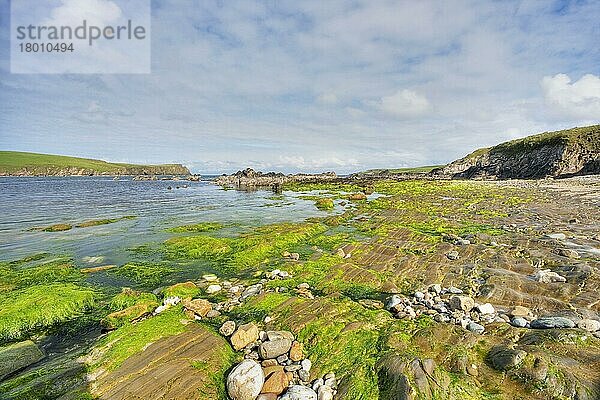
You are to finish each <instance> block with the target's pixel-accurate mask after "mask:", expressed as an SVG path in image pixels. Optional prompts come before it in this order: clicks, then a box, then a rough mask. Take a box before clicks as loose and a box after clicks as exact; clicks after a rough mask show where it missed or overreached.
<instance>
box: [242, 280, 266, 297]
mask: <svg viewBox="0 0 600 400" xmlns="http://www.w3.org/2000/svg"><path fill="white" fill-rule="evenodd" d="M262 288H263V285H262V284H261V283H257V284H256V285H251V286H248V287H247V288H246V290H244V292H243V293H242V296H241V298H242V299H246V298H248V297H250V296H256V295H257V294H259V293H260V291H261V290H262Z"/></svg>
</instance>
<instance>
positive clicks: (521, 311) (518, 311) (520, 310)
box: [510, 306, 531, 317]
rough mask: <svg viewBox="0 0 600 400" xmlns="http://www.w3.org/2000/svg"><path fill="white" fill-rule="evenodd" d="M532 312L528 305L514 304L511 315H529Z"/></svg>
mask: <svg viewBox="0 0 600 400" xmlns="http://www.w3.org/2000/svg"><path fill="white" fill-rule="evenodd" d="M530 314H531V310H530V309H529V308H527V307H523V306H514V307H513V309H512V310H511V311H510V315H512V316H513V317H527V316H528V315H530Z"/></svg>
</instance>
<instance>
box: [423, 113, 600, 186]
mask: <svg viewBox="0 0 600 400" xmlns="http://www.w3.org/2000/svg"><path fill="white" fill-rule="evenodd" d="M599 173H600V125H594V126H588V127H583V128H573V129H568V130H563V131H557V132H545V133H540V134H538V135H533V136H529V137H526V138H523V139H517V140H513V141H510V142H506V143H502V144H499V145H497V146H494V147H490V148H483V149H479V150H476V151H474V152H473V153H471V154H469V155H468V156H466V157H464V158H461V159H460V160H456V161H454V162H452V163H450V164H448V165H446V166H444V167H441V168H437V169H435V170H433V171H432V172H431V174H432V175H433V176H438V177H452V178H466V179H473V178H480V179H517V178H519V179H539V178H545V177H566V176H575V175H591V174H599Z"/></svg>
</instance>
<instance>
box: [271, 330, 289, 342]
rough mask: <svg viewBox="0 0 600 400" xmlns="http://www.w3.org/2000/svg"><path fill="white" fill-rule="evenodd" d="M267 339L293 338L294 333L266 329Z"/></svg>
mask: <svg viewBox="0 0 600 400" xmlns="http://www.w3.org/2000/svg"><path fill="white" fill-rule="evenodd" d="M266 334H267V339H268V340H277V339H289V340H292V341H293V340H294V334H293V333H292V332H288V331H267V332H266Z"/></svg>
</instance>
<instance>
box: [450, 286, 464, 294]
mask: <svg viewBox="0 0 600 400" xmlns="http://www.w3.org/2000/svg"><path fill="white" fill-rule="evenodd" d="M462 292H463V291H462V290H460V289H459V288H457V287H454V286H450V287H449V288H448V293H451V294H461V293H462Z"/></svg>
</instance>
